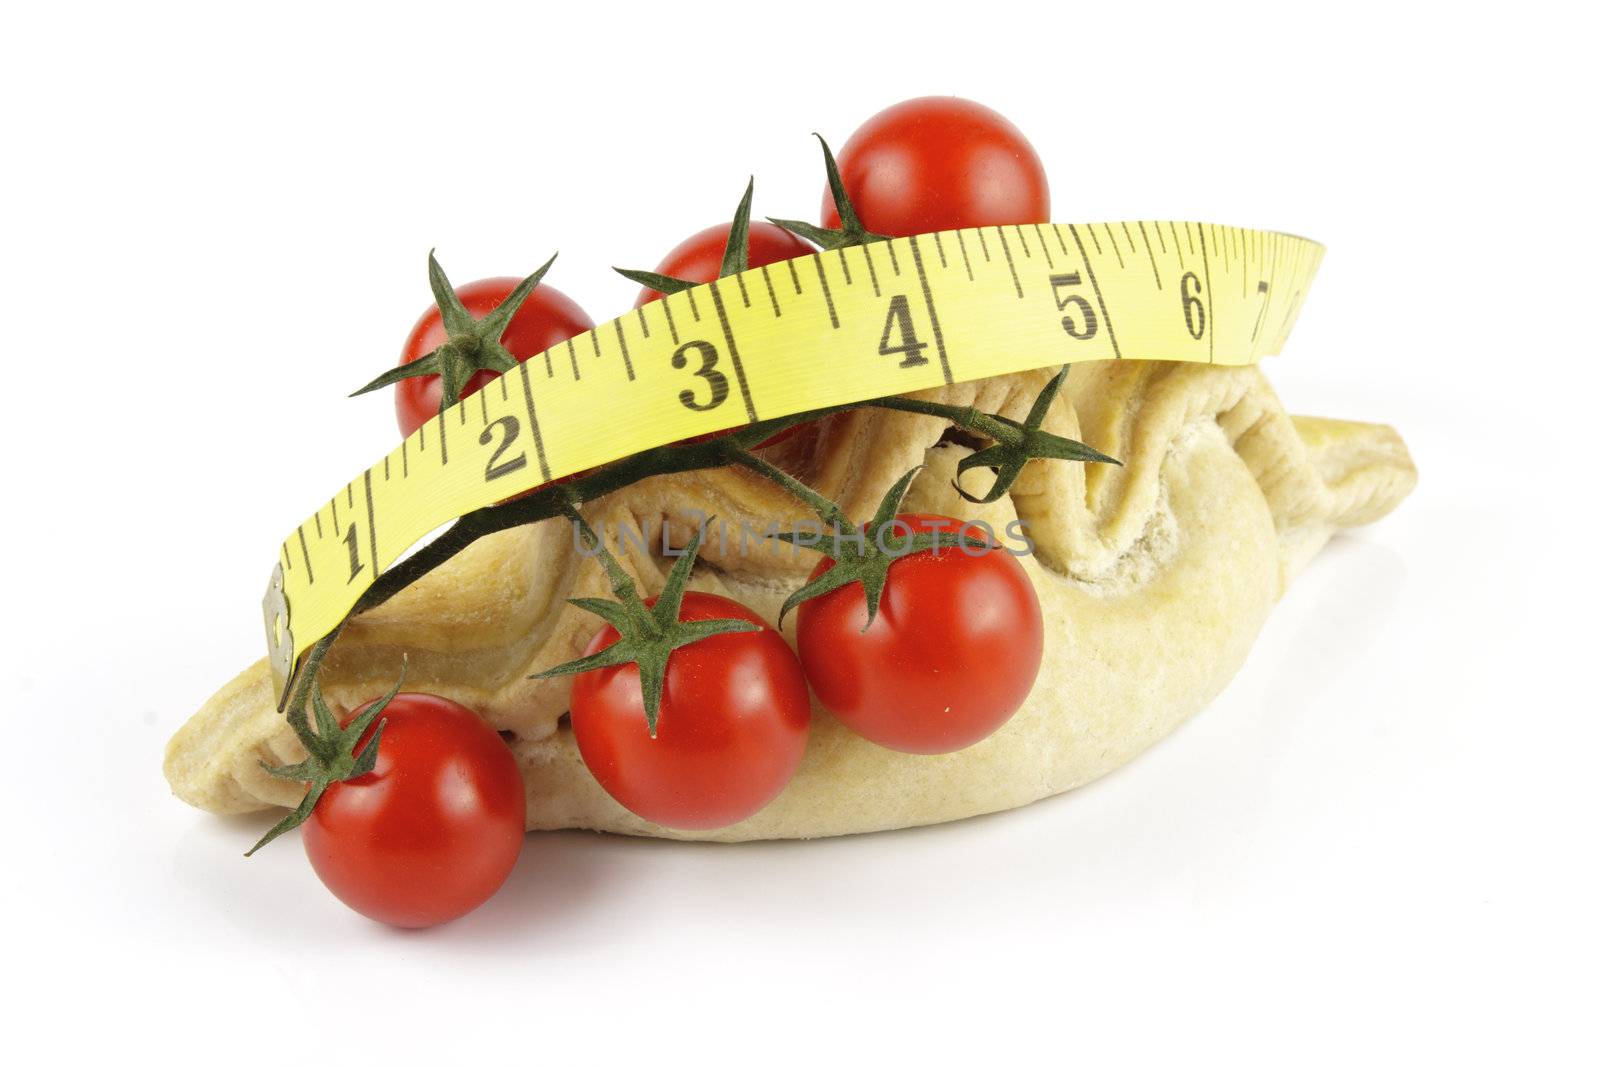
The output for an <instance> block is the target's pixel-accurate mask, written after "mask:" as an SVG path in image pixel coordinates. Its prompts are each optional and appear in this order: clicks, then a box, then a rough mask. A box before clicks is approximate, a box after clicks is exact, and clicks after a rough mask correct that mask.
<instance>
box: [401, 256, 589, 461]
mask: <svg viewBox="0 0 1600 1067" xmlns="http://www.w3.org/2000/svg"><path fill="white" fill-rule="evenodd" d="M521 283H522V279H521V278H484V279H481V280H479V281H475V282H468V283H467V284H466V285H461V286H457V287H456V294H457V295H458V296H459V297H460V298H461V303H462V305H463V306H464V307H465V308H466V309H467V310H468V311H470V312H471V313H472V314H473V315H474V316H475V317H477V318H480V319H481V318H482V317H483V316H485V315H487V314H488V313H489V312H491V311H493V310H494V309H495V308H497V307H499V306H500V301H502V300H504V299H505V298H506V297H507V296H510V295H511V292H512V290H514V289H515V288H516V287H517V286H518V285H520V284H521ZM592 329H594V323H593V322H592V321H591V320H590V318H589V316H588V315H586V314H584V311H583V309H582V308H581V307H579V306H578V305H577V304H576V303H575V302H573V300H572V299H571V298H570V297H568V296H567V295H566V294H564V293H562V292H561V290H559V289H556V288H554V287H552V286H550V285H546V284H541V285H540V286H539V287H538V288H537V289H535V290H534V291H533V292H532V293H529V294H528V298H527V300H525V301H523V303H522V306H521V307H520V308H518V309H517V313H516V314H515V315H513V316H512V317H511V324H510V325H509V326H507V327H506V332H505V333H504V334H502V335H501V337H500V343H501V344H503V345H505V348H506V351H508V352H510V353H511V355H512V356H514V357H515V358H516V359H517V360H518V362H521V361H524V360H527V359H531V358H532V357H534V356H537V355H538V354H539V353H540V352H543V351H544V350H545V349H547V348H551V347H553V346H555V345H558V344H560V343H561V342H562V341H565V340H566V339H567V338H569V337H576V336H577V335H578V334H580V333H584V332H586V331H588V330H592ZM448 339H449V337H448V335H447V334H446V333H445V329H444V319H443V317H442V316H441V315H440V314H439V308H438V307H437V306H434V307H430V308H429V309H428V310H427V311H426V312H424V313H423V315H422V317H421V318H420V319H418V320H417V324H416V325H415V326H413V327H411V333H410V334H409V335H408V336H407V337H406V343H405V347H404V348H403V349H401V352H400V362H401V363H402V364H405V363H412V362H414V361H416V360H419V359H421V358H422V357H423V356H425V355H427V354H428V353H429V352H432V351H433V350H434V349H435V348H438V347H439V346H440V345H442V344H444V342H445V341H447V340H448ZM497 377H499V375H497V374H495V373H494V372H493V371H486V370H485V371H479V372H478V373H476V374H474V375H473V376H472V377H471V378H470V379H469V380H468V381H467V384H466V386H465V387H464V388H463V389H462V390H461V395H462V396H463V397H468V396H471V395H472V394H473V393H476V392H477V391H478V390H479V389H482V388H483V387H484V386H485V385H487V384H488V383H489V382H491V381H493V380H494V379H495V378H497ZM442 390H443V385H442V383H440V381H439V377H438V375H427V376H425V377H421V378H406V379H403V380H401V381H400V382H398V383H396V385H395V393H394V410H395V415H396V417H397V419H398V421H399V423H400V434H401V436H402V437H409V436H411V434H412V433H413V432H414V431H415V430H416V428H417V427H419V426H421V425H422V424H423V423H425V422H427V421H428V420H429V419H431V418H433V417H434V416H435V415H437V414H439V394H440V392H441V391H442Z"/></svg>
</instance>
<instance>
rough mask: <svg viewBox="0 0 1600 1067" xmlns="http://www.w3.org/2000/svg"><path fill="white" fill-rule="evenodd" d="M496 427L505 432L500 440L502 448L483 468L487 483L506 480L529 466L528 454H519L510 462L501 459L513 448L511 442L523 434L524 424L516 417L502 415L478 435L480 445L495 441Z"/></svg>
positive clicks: (490, 457) (484, 478)
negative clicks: (506, 477)
mask: <svg viewBox="0 0 1600 1067" xmlns="http://www.w3.org/2000/svg"><path fill="white" fill-rule="evenodd" d="M496 426H498V427H500V429H501V430H502V431H503V432H504V436H503V437H501V438H500V447H499V448H497V449H495V450H494V452H493V454H492V455H490V456H489V462H488V464H487V465H486V466H485V467H484V468H483V480H484V481H486V482H492V481H494V480H495V479H496V478H504V477H505V476H506V475H508V474H511V473H513V472H514V471H519V470H521V469H522V468H523V467H526V466H527V465H528V454H527V453H526V452H519V453H517V454H516V456H514V457H513V458H511V459H508V460H504V461H502V460H501V459H500V457H501V456H503V455H505V454H506V449H508V448H510V447H511V442H513V441H515V440H516V439H517V434H519V433H521V432H522V424H521V423H519V422H518V421H517V417H516V416H515V415H502V416H501V417H500V418H498V419H495V420H494V421H493V422H491V423H490V424H489V425H487V426H485V427H484V428H483V433H481V434H479V435H478V443H479V444H480V445H486V444H488V443H489V442H491V441H493V440H494V428H495V427H496Z"/></svg>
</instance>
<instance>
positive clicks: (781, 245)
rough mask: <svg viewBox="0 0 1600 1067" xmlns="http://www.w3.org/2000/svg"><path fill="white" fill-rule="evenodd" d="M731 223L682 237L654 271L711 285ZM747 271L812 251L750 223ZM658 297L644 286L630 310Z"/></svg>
mask: <svg viewBox="0 0 1600 1067" xmlns="http://www.w3.org/2000/svg"><path fill="white" fill-rule="evenodd" d="M732 225H733V224H732V223H728V222H724V223H721V224H720V225H717V226H708V227H706V228H705V229H703V230H701V231H700V232H699V233H697V234H694V235H693V236H691V237H688V238H685V239H684V241H683V242H682V243H681V244H679V245H678V246H677V247H676V248H674V249H673V250H672V251H670V252H668V253H667V258H665V259H663V260H662V261H661V265H660V266H658V267H657V268H656V273H657V274H665V275H667V276H668V277H670V278H679V279H681V280H683V281H686V282H698V283H702V284H703V283H705V282H714V281H716V280H717V278H718V276H719V275H720V273H721V271H722V253H723V251H724V250H725V249H726V248H727V247H728V231H729V230H730V229H732ZM749 249H750V269H751V270H755V269H756V268H757V267H766V266H770V265H772V264H774V263H782V262H783V261H784V260H786V259H793V258H794V257H795V256H809V255H810V254H811V253H813V252H815V251H816V249H815V248H812V247H811V246H810V245H808V244H806V243H805V242H804V241H802V240H800V238H798V237H796V236H795V235H794V234H792V233H790V232H789V231H788V230H785V229H781V228H780V227H777V226H774V225H772V223H770V222H752V223H751V224H750V244H749ZM659 299H661V294H660V293H658V292H656V291H655V290H654V289H651V288H649V287H648V286H647V287H645V288H643V289H641V290H639V298H638V299H637V300H635V301H634V302H633V306H634V307H643V306H644V305H646V304H648V303H650V301H652V300H659Z"/></svg>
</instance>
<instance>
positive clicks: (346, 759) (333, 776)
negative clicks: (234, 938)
mask: <svg viewBox="0 0 1600 1067" xmlns="http://www.w3.org/2000/svg"><path fill="white" fill-rule="evenodd" d="M405 678H406V671H405V666H404V664H403V663H402V665H401V668H400V677H399V678H398V679H396V681H395V683H394V688H393V689H391V690H389V692H387V693H385V694H384V695H383V696H382V697H381V698H380V699H378V700H375V701H373V702H372V706H371V707H369V708H367V710H366V711H363V712H362V713H361V714H360V715H357V716H356V717H355V718H354V719H352V720H350V725H349V726H346V727H344V728H343V729H340V727H339V721H338V720H337V719H335V718H334V717H333V712H332V711H330V710H329V708H328V704H327V701H325V700H323V699H322V686H321V685H319V684H317V683H316V682H315V681H313V682H312V685H311V704H312V707H313V708H315V710H316V716H317V729H316V731H315V732H313V731H312V729H311V725H310V724H309V723H308V722H306V708H305V704H304V703H297V704H296V705H295V706H294V707H293V708H291V709H290V711H289V714H288V719H289V725H290V726H291V727H292V728H293V729H294V732H295V736H297V737H299V738H300V743H301V744H303V745H305V747H306V758H305V759H303V760H301V761H300V762H299V763H295V764H291V765H289V766H286V767H270V766H268V765H267V764H265V763H263V764H261V769H262V770H264V771H266V772H267V773H268V774H270V775H272V776H273V777H274V778H287V779H290V780H291V781H296V782H305V783H307V784H308V785H309V787H310V788H308V789H307V790H306V795H305V798H304V799H303V800H301V801H300V806H299V807H297V808H295V809H294V811H292V812H290V813H289V814H288V815H285V816H284V817H283V818H282V819H281V820H280V821H279V822H278V824H277V825H275V826H274V827H273V828H272V829H270V830H268V831H267V832H266V835H265V836H264V837H262V838H261V840H260V841H257V842H256V843H255V844H254V845H252V846H250V851H249V852H246V853H245V855H246V856H253V855H255V853H256V852H257V851H259V850H260V849H261V847H262V846H263V845H266V844H267V843H268V842H270V841H273V840H275V839H276V838H278V837H280V836H282V835H283V834H285V833H287V832H288V831H290V830H293V829H294V828H295V827H296V826H299V825H300V824H301V823H303V822H305V821H306V820H307V819H308V818H310V817H311V812H312V810H313V809H314V808H315V807H316V806H317V801H319V800H321V799H322V794H323V793H325V792H327V791H328V787H329V786H330V785H332V784H333V783H335V782H347V781H349V780H350V779H352V778H359V777H361V776H362V775H363V774H367V773H368V772H370V771H371V770H372V768H373V765H374V764H375V763H376V761H377V759H378V742H379V741H380V740H381V739H382V738H383V728H384V725H385V724H384V723H379V724H378V728H377V730H375V731H373V734H372V740H371V741H369V742H368V743H367V745H366V747H365V748H363V749H362V750H361V752H360V754H359V755H358V754H357V753H356V745H358V744H359V743H360V741H361V736H362V735H363V734H365V733H366V732H367V728H368V727H369V726H371V725H372V723H373V721H374V720H375V719H377V717H378V716H379V715H382V714H383V709H384V708H387V707H388V706H389V701H391V700H393V699H394V697H395V694H396V693H398V692H400V686H401V684H402V683H404V682H405Z"/></svg>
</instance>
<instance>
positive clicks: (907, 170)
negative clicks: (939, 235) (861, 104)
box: [822, 96, 1050, 237]
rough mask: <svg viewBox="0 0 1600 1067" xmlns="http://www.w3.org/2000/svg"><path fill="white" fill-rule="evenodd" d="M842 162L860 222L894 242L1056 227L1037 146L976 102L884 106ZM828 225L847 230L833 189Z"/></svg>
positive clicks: (825, 197)
mask: <svg viewBox="0 0 1600 1067" xmlns="http://www.w3.org/2000/svg"><path fill="white" fill-rule="evenodd" d="M837 159H838V162H839V175H840V177H841V178H843V179H844V188H845V192H846V193H848V194H849V195H850V202H851V203H852V204H854V205H855V208H856V214H857V215H859V216H860V218H861V222H862V224H863V225H864V226H866V228H867V229H869V230H871V231H872V232H873V233H880V234H883V235H884V236H887V237H908V236H910V235H912V234H916V233H931V232H934V231H938V230H955V229H961V228H963V227H967V226H1007V225H1011V224H1013V223H1016V224H1024V223H1032V222H1048V221H1049V219H1050V184H1049V182H1048V181H1047V180H1046V179H1045V176H1044V164H1042V163H1040V162H1039V156H1038V155H1037V154H1036V153H1035V152H1034V150H1033V146H1032V145H1030V144H1029V143H1028V139H1027V138H1026V137H1024V136H1022V132H1021V131H1020V130H1018V129H1017V128H1016V127H1015V126H1013V125H1011V123H1010V122H1008V121H1006V119H1005V118H1004V116H1002V115H1000V114H999V113H997V112H994V111H991V110H989V109H988V108H986V107H984V106H983V105H982V104H975V103H973V102H972V101H971V100H963V99H961V98H960V97H955V96H923V97H918V98H917V99H915V100H907V101H905V102H904V103H900V104H895V105H894V106H893V107H890V108H885V109H884V110H883V111H880V112H878V113H877V114H876V115H874V116H872V117H871V118H870V119H868V120H867V121H866V122H864V123H862V125H861V128H860V129H858V130H856V132H855V133H853V134H851V136H850V140H848V141H846V142H845V145H844V148H842V149H841V150H840V151H839V152H838V153H837ZM822 225H823V226H826V227H828V228H829V229H833V228H836V227H837V226H838V225H839V212H838V209H837V208H836V207H835V206H834V203H833V194H832V193H831V192H829V191H827V190H824V191H823V194H822Z"/></svg>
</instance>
